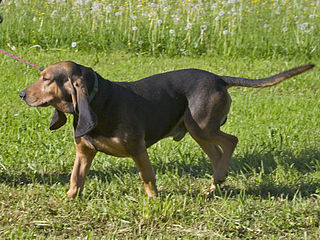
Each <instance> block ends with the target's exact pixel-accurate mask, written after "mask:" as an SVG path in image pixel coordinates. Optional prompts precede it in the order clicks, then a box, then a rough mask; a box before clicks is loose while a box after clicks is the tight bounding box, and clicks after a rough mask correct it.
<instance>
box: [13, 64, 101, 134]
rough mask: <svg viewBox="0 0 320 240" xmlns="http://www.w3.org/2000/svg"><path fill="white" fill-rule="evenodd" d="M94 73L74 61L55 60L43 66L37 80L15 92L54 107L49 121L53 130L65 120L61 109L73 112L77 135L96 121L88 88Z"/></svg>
mask: <svg viewBox="0 0 320 240" xmlns="http://www.w3.org/2000/svg"><path fill="white" fill-rule="evenodd" d="M94 79H95V73H94V71H93V70H92V69H91V68H87V67H84V66H81V65H79V64H76V63H74V62H59V63H56V64H53V65H50V66H49V67H47V68H46V69H44V70H43V71H42V72H41V74H40V78H39V80H38V81H36V82H35V83H33V84H32V85H30V86H28V87H27V88H26V89H24V90H23V91H22V92H21V93H20V94H19V96H20V97H21V98H22V99H23V100H24V101H25V102H26V103H27V104H28V105H30V106H32V107H47V106H53V107H54V108H55V109H56V110H55V112H54V114H53V118H52V121H51V123H50V129H51V130H55V129H58V128H60V127H61V126H63V125H64V124H65V123H66V120H67V119H66V116H65V114H64V113H71V114H73V115H74V127H75V137H76V138H78V137H81V136H83V135H85V134H87V133H88V132H89V131H91V130H92V129H93V128H94V127H95V126H96V124H97V116H96V114H95V113H94V112H93V111H92V109H91V107H90V104H89V99H88V97H89V94H88V92H89V88H90V89H92V88H93V85H94Z"/></svg>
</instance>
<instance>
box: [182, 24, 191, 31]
mask: <svg viewBox="0 0 320 240" xmlns="http://www.w3.org/2000/svg"><path fill="white" fill-rule="evenodd" d="M191 27H192V23H187V26H186V27H185V29H184V30H190V29H191Z"/></svg>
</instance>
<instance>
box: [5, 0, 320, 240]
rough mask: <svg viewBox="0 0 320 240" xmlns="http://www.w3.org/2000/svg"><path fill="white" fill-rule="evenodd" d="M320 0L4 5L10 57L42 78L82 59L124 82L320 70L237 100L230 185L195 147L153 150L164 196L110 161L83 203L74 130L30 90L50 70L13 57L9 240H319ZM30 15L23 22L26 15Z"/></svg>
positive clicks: (100, 160)
mask: <svg viewBox="0 0 320 240" xmlns="http://www.w3.org/2000/svg"><path fill="white" fill-rule="evenodd" d="M319 4H320V3H319V1H303V0H293V1H287V0H264V1H261V0H252V1H245V0H230V1H191V0H190V1H164V0H163V1H162V0H161V1H155V2H151V1H144V0H141V1H137V0H132V1H122V0H115V1H80V0H78V1H64V0H56V1H40V0H34V1H30V0H23V1H22V0H17V1H2V3H1V4H0V15H1V16H3V17H4V22H3V23H2V24H0V33H1V34H0V48H2V49H5V50H7V51H10V52H13V53H14V54H16V55H18V56H20V57H22V58H24V59H26V60H29V61H30V62H32V63H35V64H38V65H41V66H43V67H46V66H48V65H49V64H52V63H55V62H58V61H62V60H73V61H76V62H78V63H80V64H83V65H86V66H90V67H93V68H94V69H95V70H96V71H97V72H99V73H100V74H101V75H102V76H104V77H106V78H107V79H109V80H114V81H133V80H137V79H140V78H142V77H146V76H150V75H152V74H156V73H160V72H165V71H170V70H175V69H182V68H191V67H193V68H200V69H204V70H208V71H211V72H214V73H217V74H220V75H230V76H243V77H249V78H260V77H266V76H269V75H271V74H274V73H278V72H280V71H283V70H286V69H289V68H291V67H295V66H298V65H301V64H305V63H309V62H313V63H315V64H316V67H315V69H314V70H312V71H310V72H307V73H304V74H302V75H299V76H297V77H294V78H292V79H289V80H287V81H285V82H284V83H281V84H280V85H277V86H275V87H271V88H267V89H259V90H258V89H247V88H231V89H230V94H231V96H232V99H233V103H232V107H231V111H230V114H229V116H228V121H227V123H226V125H224V126H223V131H225V132H227V133H230V134H233V135H236V136H237V137H238V138H239V140H240V142H239V144H238V146H237V148H236V151H235V153H234V155H233V159H232V162H231V166H230V172H229V176H228V178H227V181H226V182H225V183H224V184H223V185H222V186H221V189H218V190H217V191H216V192H215V193H214V194H212V195H211V196H204V195H203V194H202V190H203V189H205V188H206V187H208V186H209V184H210V181H211V175H212V169H211V165H210V163H209V160H208V158H207V156H206V155H205V154H204V153H202V151H201V150H200V148H199V147H198V146H197V145H196V144H195V142H194V141H193V140H192V139H191V137H190V136H188V135H187V136H186V137H185V138H184V139H183V140H182V141H181V142H179V143H176V142H173V141H172V140H171V139H164V140H162V141H160V142H158V143H156V144H155V145H153V146H152V147H151V148H150V149H149V150H148V151H149V155H150V159H151V161H152V164H153V168H154V170H155V172H156V175H157V183H158V187H159V191H160V196H159V197H158V198H157V199H155V200H152V201H150V200H148V199H147V197H146V195H145V193H144V188H143V184H142V183H141V181H140V180H139V178H138V176H137V172H136V168H135V166H134V163H133V161H132V160H131V159H128V158H124V159H119V158H115V157H110V156H107V155H105V154H101V153H99V154H97V156H96V157H95V159H94V162H93V165H92V167H91V170H90V172H89V177H88V179H87V182H86V185H85V190H84V194H83V196H82V198H78V199H74V200H70V199H67V198H66V192H67V190H68V181H69V177H70V172H71V169H72V166H73V160H74V155H75V149H74V144H73V136H72V123H71V122H72V120H71V119H70V117H69V120H68V123H67V124H66V126H64V127H62V128H61V129H59V130H57V131H54V132H51V131H50V130H49V129H48V127H49V122H50V120H51V114H52V109H50V108H31V107H28V106H27V105H26V104H24V103H23V101H22V100H21V99H19V97H18V94H19V92H20V91H21V90H22V89H24V88H25V87H26V86H28V85H29V84H31V83H32V82H34V81H35V80H36V79H37V78H38V76H39V72H38V71H37V70H35V69H33V68H31V67H29V66H25V65H23V64H22V63H20V62H16V61H15V60H12V59H10V58H8V57H7V56H4V55H1V56H0V104H1V105H0V106H1V108H0V120H1V123H2V124H0V238H1V239H65V238H68V239H77V238H80V239H319V238H320V226H319V223H320V207H319V204H320V163H319V162H320V161H319V160H320V147H319V146H320V145H319V142H320V122H319V119H320V112H319V108H320V82H319V76H320V71H319V67H318V66H319V65H320V59H319V56H320V54H319V49H320V45H319V44H320V41H319V39H320V36H319V34H320V29H319V28H320V25H319V17H320V13H319V9H320V6H319ZM15 13H19V14H15Z"/></svg>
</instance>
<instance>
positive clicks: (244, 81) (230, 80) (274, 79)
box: [220, 64, 314, 88]
mask: <svg viewBox="0 0 320 240" xmlns="http://www.w3.org/2000/svg"><path fill="white" fill-rule="evenodd" d="M313 67H314V64H307V65H304V66H300V67H296V68H292V69H290V70H288V71H285V72H282V73H279V74H276V75H274V76H271V77H268V78H261V79H256V80H255V79H248V78H240V77H228V76H220V77H221V78H222V80H223V81H225V82H226V83H227V85H228V87H232V86H242V87H253V88H263V87H268V86H272V85H275V84H278V83H280V82H282V81H284V80H286V79H288V78H290V77H293V76H295V75H298V74H300V73H303V72H305V71H307V70H309V69H311V68H313Z"/></svg>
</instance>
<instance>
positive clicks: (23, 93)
mask: <svg viewBox="0 0 320 240" xmlns="http://www.w3.org/2000/svg"><path fill="white" fill-rule="evenodd" d="M19 97H21V98H22V99H24V98H25V97H26V92H25V91H22V92H21V93H19Z"/></svg>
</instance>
